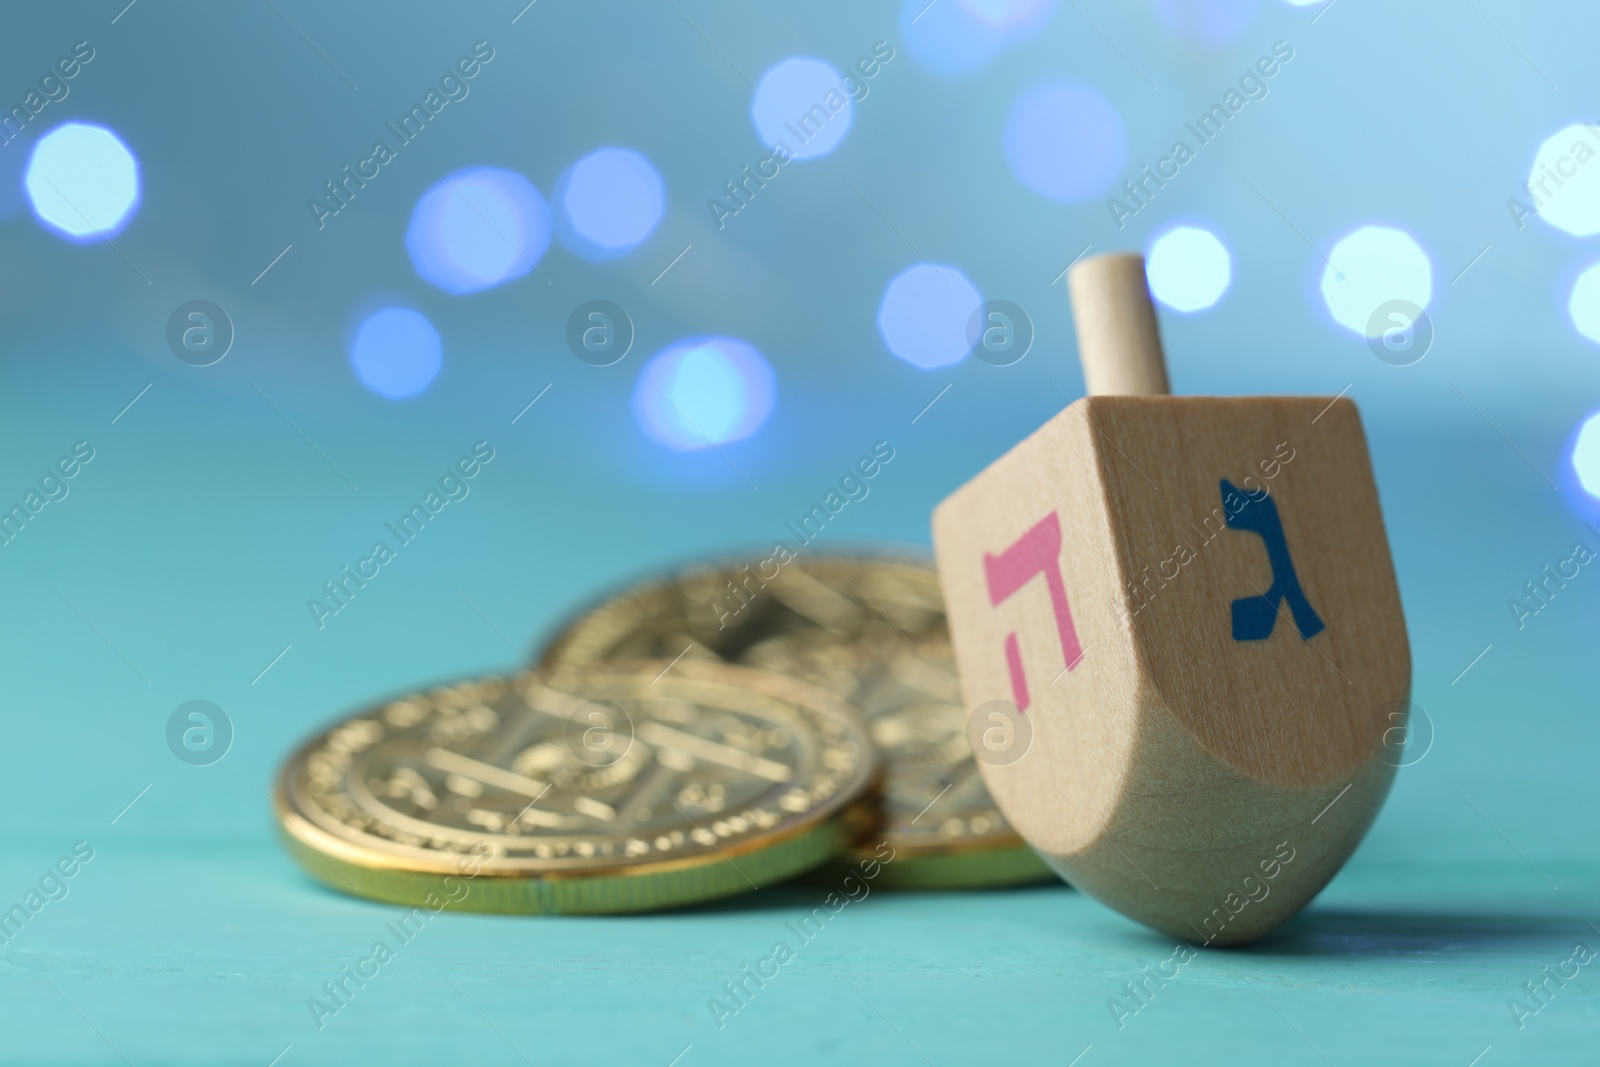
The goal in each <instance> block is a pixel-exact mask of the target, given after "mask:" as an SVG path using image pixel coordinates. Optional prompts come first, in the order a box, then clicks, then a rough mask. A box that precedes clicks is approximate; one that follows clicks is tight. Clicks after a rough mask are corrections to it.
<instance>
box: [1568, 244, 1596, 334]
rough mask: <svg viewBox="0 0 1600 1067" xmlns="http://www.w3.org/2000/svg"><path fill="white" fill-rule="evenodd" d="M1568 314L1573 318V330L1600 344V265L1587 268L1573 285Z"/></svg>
mask: <svg viewBox="0 0 1600 1067" xmlns="http://www.w3.org/2000/svg"><path fill="white" fill-rule="evenodd" d="M1567 314H1568V315H1569V316H1571V318H1572V328H1573V329H1575V330H1577V331H1578V332H1579V333H1580V334H1582V335H1583V336H1584V337H1586V338H1588V339H1589V340H1591V341H1593V342H1594V343H1595V344H1600V263H1596V264H1594V265H1593V266H1592V267H1589V268H1587V269H1586V270H1585V271H1584V272H1583V273H1582V274H1580V275H1578V277H1577V279H1576V280H1575V281H1574V282H1573V283H1572V295H1571V296H1570V297H1568V298H1567Z"/></svg>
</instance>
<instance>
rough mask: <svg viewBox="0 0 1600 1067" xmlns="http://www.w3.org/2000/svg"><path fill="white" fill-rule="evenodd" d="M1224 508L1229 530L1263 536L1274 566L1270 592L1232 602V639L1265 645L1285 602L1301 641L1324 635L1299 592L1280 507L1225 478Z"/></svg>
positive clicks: (1314, 612)
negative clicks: (1242, 489) (1260, 642)
mask: <svg viewBox="0 0 1600 1067" xmlns="http://www.w3.org/2000/svg"><path fill="white" fill-rule="evenodd" d="M1222 507H1223V512H1224V514H1225V515H1226V517H1227V523H1228V527H1229V528H1230V529H1234V530H1250V531H1251V532H1253V533H1258V534H1260V535H1261V542H1262V544H1263V545H1265V546H1266V549H1267V562H1268V563H1270V564H1271V565H1272V586H1271V588H1269V589H1268V590H1267V591H1266V592H1265V593H1263V594H1262V595H1260V596H1247V597H1240V598H1239V599H1238V600H1235V601H1234V602H1233V639H1234V640H1235V641H1264V640H1266V639H1267V638H1268V637H1271V636H1272V628H1273V626H1275V625H1276V624H1277V622H1278V604H1279V602H1280V601H1284V600H1287V601H1288V602H1289V612H1290V614H1292V615H1293V616H1294V624H1295V627H1296V628H1297V629H1298V630H1299V631H1300V637H1301V638H1302V639H1304V640H1310V639H1311V638H1313V637H1315V636H1316V635H1317V634H1319V633H1321V632H1322V631H1323V629H1324V627H1323V624H1322V619H1321V618H1319V617H1318V616H1317V613H1316V610H1315V609H1314V608H1312V606H1311V601H1309V600H1307V599H1306V594H1305V590H1303V589H1301V588H1300V577H1299V575H1297V574H1295V572H1294V560H1292V559H1290V558H1289V542H1288V540H1287V539H1285V538H1284V536H1283V521H1282V520H1281V519H1279V518H1278V505H1277V504H1275V503H1273V501H1272V498H1271V497H1269V496H1268V495H1267V494H1266V492H1265V491H1262V492H1259V493H1245V492H1241V491H1240V490H1239V489H1238V488H1237V487H1236V486H1234V485H1233V483H1231V482H1229V481H1228V479H1226V478H1224V479H1222ZM1235 509H1237V510H1235Z"/></svg>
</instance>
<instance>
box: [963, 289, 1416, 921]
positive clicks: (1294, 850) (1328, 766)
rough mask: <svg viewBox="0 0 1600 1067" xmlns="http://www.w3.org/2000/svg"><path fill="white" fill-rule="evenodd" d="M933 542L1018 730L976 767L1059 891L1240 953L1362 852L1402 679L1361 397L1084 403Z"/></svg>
mask: <svg viewBox="0 0 1600 1067" xmlns="http://www.w3.org/2000/svg"><path fill="white" fill-rule="evenodd" d="M1140 269H1141V272H1142V266H1141V268H1140ZM1140 284H1141V286H1142V273H1141V274H1140ZM1152 321H1153V316H1152ZM1081 334H1082V329H1081V327H1080V336H1081ZM1161 384H1162V386H1163V387H1164V376H1163V378H1162V382H1161ZM934 542H935V548H936V553H937V557H938V566H939V573H940V577H941V580H942V582H943V585H944V591H945V599H946V602H947V605H948V609H949V613H950V629H951V634H952V637H953V640H954V645H955V651H956V657H957V661H958V665H959V667H960V672H961V683H962V689H963V696H964V698H965V700H966V702H967V705H968V707H969V708H975V709H980V710H979V712H978V714H980V715H984V714H987V715H989V716H991V717H992V716H994V715H996V714H999V715H1001V716H1002V718H1003V717H1004V716H1006V715H1015V716H1017V717H1018V719H1019V720H1020V718H1021V717H1026V719H1027V720H1028V721H1027V723H1026V724H1022V723H1021V722H1020V721H1018V722H1015V723H1012V724H1011V725H1012V726H1013V727H1019V729H1016V730H1015V731H1014V732H1015V735H1016V736H1019V737H1026V736H1027V735H1028V734H1031V741H1029V742H1028V747H1027V749H1026V751H1025V752H1024V753H1023V754H1022V755H1021V757H1020V758H1014V761H1013V762H1003V761H997V760H994V759H992V758H991V759H985V758H984V757H985V753H983V752H981V751H980V752H979V757H980V761H981V762H980V766H981V768H982V771H983V776H984V780H985V782H986V783H987V785H988V787H989V790H990V792H991V793H992V794H993V795H994V797H995V799H996V801H997V802H998V803H999V805H1000V808H1001V810H1002V811H1004V813H1005V815H1006V817H1007V818H1008V819H1009V820H1010V821H1011V822H1012V824H1013V825H1015V826H1016V827H1017V829H1018V830H1019V831H1020V832H1021V833H1022V835H1023V836H1024V837H1025V838H1026V839H1027V840H1028V842H1029V843H1030V844H1031V845H1033V847H1034V848H1035V849H1036V850H1038V851H1039V853H1040V854H1041V855H1042V856H1043V857H1044V858H1045V859H1046V861H1047V862H1049V863H1050V864H1051V865H1052V866H1053V867H1054V868H1055V869H1056V870H1057V871H1058V872H1059V873H1060V874H1061V875H1062V876H1063V877H1064V878H1066V879H1067V880H1068V881H1069V882H1071V883H1072V884H1073V885H1074V886H1076V887H1077V888H1079V889H1081V890H1083V891H1084V892H1086V893H1088V894H1090V895H1092V896H1094V897H1096V898H1098V899H1099V900H1101V901H1102V902H1104V903H1106V904H1108V905H1110V906H1111V907H1113V908H1115V909H1117V910H1118V911H1121V912H1122V913H1124V914H1126V915H1128V916H1130V917H1132V918H1134V919H1137V920H1139V921H1141V922H1144V923H1147V924H1148V925H1150V926H1154V927H1156V928H1158V929H1160V930H1164V931H1166V932H1168V933H1171V934H1174V935H1176V936H1178V937H1181V938H1184V939H1186V940H1189V941H1192V942H1195V943H1201V944H1234V943H1240V942H1244V941H1249V940H1253V939H1254V938H1257V937H1260V936H1262V935H1263V934H1265V933H1266V932H1268V931H1270V930H1271V929H1273V928H1274V927H1276V926H1277V925H1278V924H1280V923H1281V922H1283V921H1284V920H1285V919H1287V918H1288V917H1290V916H1291V915H1293V914H1294V913H1295V912H1296V911H1298V910H1299V909H1300V908H1301V907H1303V906H1304V905H1305V904H1306V903H1307V902H1308V901H1309V900H1310V899H1311V898H1312V897H1313V896H1315V895H1316V894H1317V892H1318V891H1320V890H1321V889H1322V887H1323V886H1324V885H1325V884H1326V883H1327V882H1328V880H1329V879H1330V878H1332V877H1333V875H1334V874H1335V873H1336V872H1337V871H1338V869H1339V867H1340V866H1341V865H1342V864H1343V863H1344V861H1345V860H1346V859H1347V858H1348V857H1349V855H1350V853H1351V852H1352V851H1353V850H1354V849H1355V847H1356V845H1357V844H1358V843H1359V842H1360V840H1361V837H1362V835H1363V834H1364V833H1365V832H1366V830H1367V827H1368V826H1369V825H1370V824H1371V822H1372V820H1373V819H1374V817H1375V816H1376V814H1377V811H1378V809H1379V807H1380V806H1381V804H1382V802H1383V799H1384V797H1385V796H1386V794H1387V793H1388V790H1389V785H1390V782H1391V781H1392V779H1393V775H1394V771H1395V766H1396V765H1397V763H1398V762H1399V759H1398V747H1399V746H1398V745H1397V744H1395V743H1393V742H1394V741H1395V740H1396V739H1397V738H1403V736H1404V725H1405V721H1406V719H1405V716H1406V711H1407V708H1408V697H1409V693H1410V670H1411V668H1410V652H1409V648H1408V645H1407V640H1406V632H1405V621H1404V618H1403V616H1402V613H1401V608H1400V598H1399V592H1398V589H1397V586H1396V582H1395V577H1394V571H1393V568H1392V565H1391V563H1390V559H1389V550H1388V544H1387V540H1386V538H1385V535H1384V529H1383V519H1382V516H1381V514H1380V511H1379V506H1378V497H1377V491H1376V488H1375V486H1374V484H1373V480H1372V473H1371V468H1370V465H1369V461H1368V457H1367V449H1366V442H1365V439H1364V437H1363V434H1362V430H1361V424H1360V419H1359V416H1358V415H1357V412H1356V408H1355V405H1354V404H1353V403H1351V402H1350V401H1348V400H1333V401H1330V400H1329V399H1328V398H1315V397H1309V398H1299V397H1258V398H1219V397H1173V396H1159V395H1157V396H1090V397H1086V398H1084V399H1082V400H1079V401H1077V402H1075V403H1074V404H1072V405H1071V406H1070V407H1068V408H1067V409H1066V410H1064V411H1062V412H1061V413H1060V414H1059V415H1057V416H1056V417H1054V418H1053V419H1051V420H1050V422H1048V423H1047V424H1045V426H1043V427H1042V428H1041V429H1040V430H1038V431H1037V432H1036V433H1034V434H1033V435H1032V436H1030V437H1028V438H1027V439H1026V440H1024V441H1023V442H1022V443H1021V444H1019V445H1017V446H1016V447H1015V448H1013V449H1012V450H1011V451H1010V452H1009V453H1007V454H1006V455H1005V456H1003V457H1001V458H1000V459H999V460H998V461H996V462H995V463H994V464H993V465H992V466H990V467H989V468H988V469H987V470H985V471H984V472H983V473H982V474H980V475H978V476H977V477H976V478H974V479H973V480H972V481H971V482H969V483H968V484H966V485H965V486H963V487H962V488H961V489H959V490H957V491H956V492H955V493H954V494H953V495H951V496H950V497H949V498H948V499H947V500H945V501H944V502H943V503H942V504H941V505H940V506H939V507H938V509H937V510H936V511H935V513H934ZM991 702H1003V703H991ZM1007 705H1010V707H1008V706H1007ZM1012 707H1014V708H1015V709H1016V710H1015V711H1013V710H1011V708H1012ZM997 708H998V709H1000V710H999V711H997V710H995V709H997ZM996 722H997V723H999V722H1000V720H996ZM1386 741H1388V742H1390V743H1388V744H1386Z"/></svg>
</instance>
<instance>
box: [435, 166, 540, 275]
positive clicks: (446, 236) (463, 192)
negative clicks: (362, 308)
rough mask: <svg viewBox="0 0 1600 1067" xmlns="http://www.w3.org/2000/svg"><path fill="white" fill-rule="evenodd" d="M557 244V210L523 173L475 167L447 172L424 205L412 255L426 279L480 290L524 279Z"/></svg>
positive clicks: (497, 168)
mask: <svg viewBox="0 0 1600 1067" xmlns="http://www.w3.org/2000/svg"><path fill="white" fill-rule="evenodd" d="M549 247H550V206H549V205H548V204H547V203H545V199H544V197H543V196H541V195H540V194H539V190H537V189H535V188H534V187H533V183H532V182H530V181H528V179H526V178H524V177H523V176H522V175H520V174H518V173H516V172H515V171H510V170H503V169H501V168H499V167H474V168H470V169H467V170H460V171H456V172H455V173H454V174H450V175H447V176H446V177H444V178H443V179H441V180H440V181H439V183H438V184H436V185H434V186H433V187H432V188H431V189H429V190H428V191H427V192H425V193H423V194H422V196H421V198H420V199H418V200H417V206H416V207H415V208H414V209H413V210H412V212H411V225H410V226H409V227H407V229H406V251H407V252H408V253H410V255H411V265H412V266H413V267H414V268H416V271H417V274H419V275H420V276H421V277H422V279H423V280H424V281H427V282H431V283H432V284H434V285H436V286H438V287H439V288H440V289H443V290H444V291H445V292H447V293H455V294H457V295H460V294H462V293H475V292H478V291H479V290H482V289H490V288H493V287H494V286H496V285H500V284H501V283H503V282H508V281H511V280H512V279H513V278H520V277H522V276H523V275H524V274H527V273H528V272H529V271H530V270H532V269H533V268H534V265H535V264H537V263H538V262H539V259H540V257H542V256H543V255H544V253H545V250H546V249H547V248H549Z"/></svg>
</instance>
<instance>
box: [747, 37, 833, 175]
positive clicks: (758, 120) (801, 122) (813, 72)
mask: <svg viewBox="0 0 1600 1067" xmlns="http://www.w3.org/2000/svg"><path fill="white" fill-rule="evenodd" d="M852 115H853V110H852V106H851V103H850V96H849V94H848V93H846V92H845V89H844V86H843V79H842V77H841V75H840V74H839V72H838V71H837V70H834V69H833V67H831V66H830V65H828V64H827V63H824V62H823V61H822V60H820V59H811V58H808V57H806V56H793V57H791V58H789V59H785V60H784V61H783V62H781V63H779V64H777V65H776V66H774V67H772V68H771V69H770V70H768V71H767V72H766V73H765V74H763V75H762V76H761V81H760V83H759V84H758V85H757V86H756V95H755V98H754V99H753V100H751V101H750V118H751V120H752V121H753V122H754V123H755V124H756V132H757V133H758V134H760V135H761V143H762V144H764V145H767V146H769V147H771V146H773V145H776V144H777V143H778V142H780V141H781V142H783V144H784V146H785V147H786V148H788V150H789V152H790V154H791V155H792V156H793V158H795V159H812V158H815V157H816V156H825V155H827V154H828V153H829V152H832V151H833V150H834V149H835V148H837V147H839V142H840V141H842V140H844V135H845V134H847V133H849V132H850V122H851V119H852Z"/></svg>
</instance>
